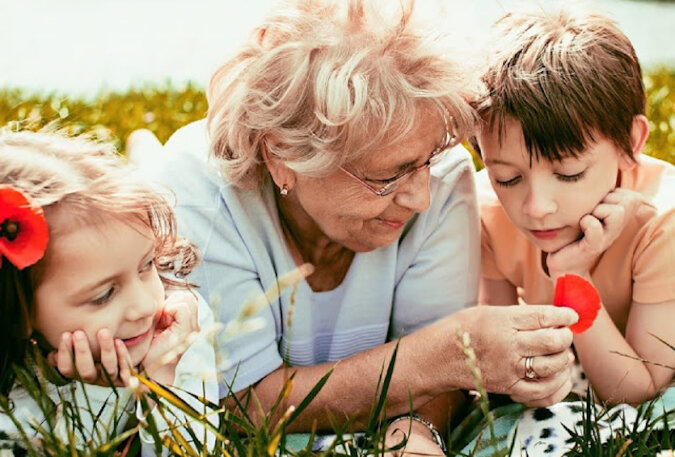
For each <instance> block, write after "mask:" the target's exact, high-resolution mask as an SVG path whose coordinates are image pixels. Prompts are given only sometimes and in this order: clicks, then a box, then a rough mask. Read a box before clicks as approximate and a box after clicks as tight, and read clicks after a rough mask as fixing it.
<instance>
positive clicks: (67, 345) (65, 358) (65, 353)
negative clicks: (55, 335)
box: [56, 332, 75, 379]
mask: <svg viewBox="0 0 675 457" xmlns="http://www.w3.org/2000/svg"><path fill="white" fill-rule="evenodd" d="M74 357H75V356H74V355H73V335H72V334H71V333H70V332H64V333H63V334H62V335H61V341H59V347H58V350H57V353H56V368H57V369H58V370H59V373H61V374H62V375H63V376H65V377H66V378H71V379H72V378H74V377H75V361H74Z"/></svg>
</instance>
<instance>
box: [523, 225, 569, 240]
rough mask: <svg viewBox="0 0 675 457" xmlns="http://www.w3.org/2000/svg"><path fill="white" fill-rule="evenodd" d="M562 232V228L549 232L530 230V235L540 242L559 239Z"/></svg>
mask: <svg viewBox="0 0 675 457" xmlns="http://www.w3.org/2000/svg"><path fill="white" fill-rule="evenodd" d="M561 231H562V228H556V229H549V230H530V233H531V234H532V236H534V237H535V238H537V239H539V240H552V239H554V238H555V237H557V236H558V234H559V233H560V232H561Z"/></svg>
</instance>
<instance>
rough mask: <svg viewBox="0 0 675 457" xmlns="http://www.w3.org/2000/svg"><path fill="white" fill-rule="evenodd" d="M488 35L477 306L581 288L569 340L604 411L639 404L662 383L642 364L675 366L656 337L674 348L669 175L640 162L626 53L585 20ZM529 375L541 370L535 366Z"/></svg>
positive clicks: (525, 18)
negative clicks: (490, 54)
mask: <svg viewBox="0 0 675 457" xmlns="http://www.w3.org/2000/svg"><path fill="white" fill-rule="evenodd" d="M495 32H496V33H497V37H495V39H494V40H493V41H492V42H494V43H499V47H500V49H501V50H500V51H499V52H497V53H496V55H495V56H494V58H493V60H492V61H491V62H490V66H489V70H488V71H487V72H486V73H485V74H484V77H483V82H484V83H485V85H486V89H487V90H486V93H485V96H484V97H483V98H482V99H480V100H478V101H477V108H478V110H479V113H480V114H481V117H482V118H483V120H484V121H485V125H484V129H483V131H482V132H481V133H480V134H479V135H478V138H477V143H476V147H477V150H478V151H480V154H481V157H482V159H483V162H484V163H485V167H486V171H483V172H481V173H479V175H480V176H479V180H478V181H479V184H478V185H479V198H480V203H481V219H482V231H483V233H482V265H483V266H482V280H481V302H482V303H486V304H492V305H508V304H515V303H516V302H517V298H518V297H520V298H522V300H523V301H525V302H526V303H533V304H534V303H551V302H552V300H553V292H554V286H555V280H556V278H557V277H559V276H561V275H562V274H565V273H574V274H577V275H580V276H582V277H585V278H586V279H588V280H589V281H590V282H591V283H592V284H593V285H594V286H595V287H596V288H597V289H598V291H599V292H600V296H601V298H602V308H601V310H600V313H599V315H598V318H597V319H596V321H595V323H594V325H593V326H592V327H591V328H590V329H589V330H588V331H586V332H585V333H583V334H579V335H575V337H574V346H575V349H576V352H577V356H578V358H579V361H580V362H581V365H582V368H583V370H584V371H585V373H586V375H587V377H588V379H589V382H590V383H591V386H592V387H593V389H594V391H595V392H596V394H597V396H598V397H599V398H600V399H602V400H606V401H610V402H615V403H618V402H628V403H640V402H643V401H645V400H648V399H650V398H652V397H654V396H655V395H656V394H657V393H658V392H659V391H660V390H661V389H663V388H664V387H665V386H667V385H668V384H669V383H670V382H671V379H672V376H673V371H672V370H671V369H667V368H664V367H662V366H658V365H655V364H649V363H645V362H644V360H648V361H652V362H658V363H660V364H663V365H668V366H674V365H675V351H673V350H672V349H671V348H669V347H668V346H667V345H665V344H663V343H662V342H660V341H659V340H658V339H657V338H655V337H654V336H653V335H655V336H657V337H660V338H662V339H664V340H666V341H669V342H670V343H671V344H672V342H673V327H672V323H673V321H674V319H675V281H674V280H673V271H675V238H674V237H673V235H674V234H675V211H674V210H673V205H672V200H673V195H675V168H674V167H673V166H672V165H670V164H668V163H665V162H663V161H660V160H657V159H654V158H651V157H646V156H640V152H641V150H642V148H643V146H644V144H645V141H646V139H647V136H648V134H649V126H648V121H647V118H646V117H645V114H644V113H645V92H644V87H643V84H642V77H641V71H640V65H639V63H638V60H637V57H636V55H635V51H634V49H633V47H632V45H631V44H630V42H629V40H628V39H627V38H626V37H625V36H624V35H623V33H621V32H620V31H619V30H618V29H617V27H616V25H615V24H614V23H613V22H612V21H611V20H609V19H608V18H606V17H604V16H602V15H600V14H597V13H594V12H590V11H584V10H563V11H559V12H556V13H547V12H544V11H535V12H529V13H524V12H523V13H508V14H506V15H505V16H504V17H502V18H501V19H500V20H499V21H498V22H497V24H496V26H495ZM490 184H491V186H490ZM636 197H639V198H636ZM639 200H643V201H642V202H639ZM530 368H531V370H532V371H533V372H534V373H535V374H536V372H537V370H539V371H544V370H545V368H546V367H541V366H539V367H538V366H537V358H536V357H535V358H534V359H533V360H531V361H530Z"/></svg>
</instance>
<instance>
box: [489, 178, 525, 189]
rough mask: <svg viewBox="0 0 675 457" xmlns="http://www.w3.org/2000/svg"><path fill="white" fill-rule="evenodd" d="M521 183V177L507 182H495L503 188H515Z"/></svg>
mask: <svg viewBox="0 0 675 457" xmlns="http://www.w3.org/2000/svg"><path fill="white" fill-rule="evenodd" d="M519 181H520V176H516V177H515V178H511V179H507V180H506V181H500V180H498V179H495V182H496V183H497V184H498V185H500V186H502V187H511V186H515V185H516V184H518V182H519Z"/></svg>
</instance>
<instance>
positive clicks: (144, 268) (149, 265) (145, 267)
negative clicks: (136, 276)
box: [141, 258, 155, 273]
mask: <svg viewBox="0 0 675 457" xmlns="http://www.w3.org/2000/svg"><path fill="white" fill-rule="evenodd" d="M154 264H155V259H154V258H152V259H150V260H148V261H147V262H145V263H144V264H143V266H142V267H141V273H143V272H146V271H150V270H152V267H153V265H154Z"/></svg>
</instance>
